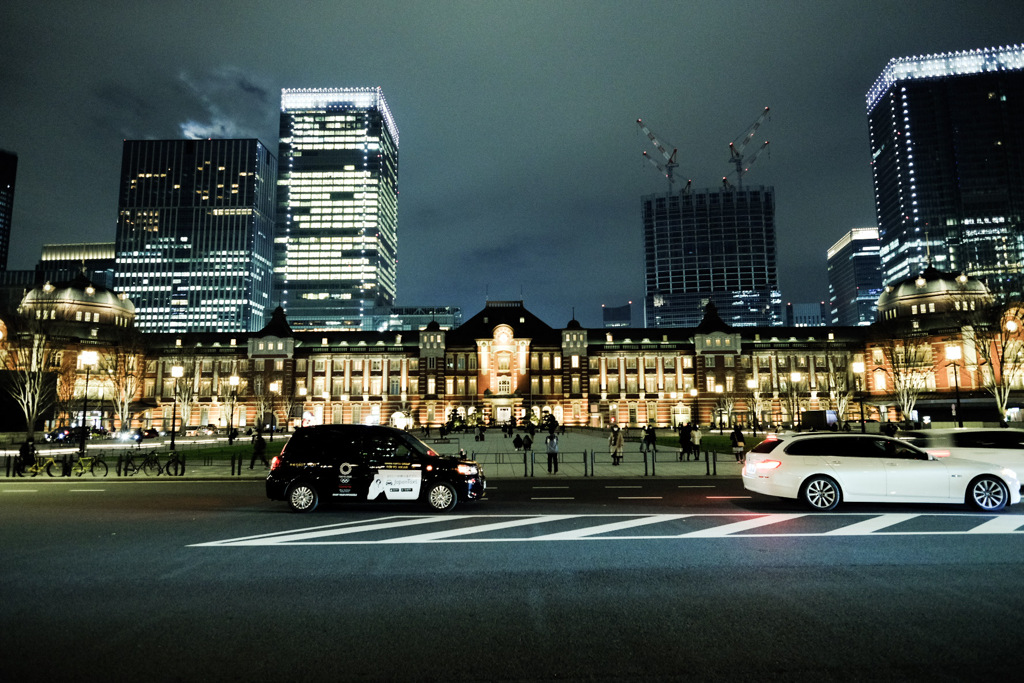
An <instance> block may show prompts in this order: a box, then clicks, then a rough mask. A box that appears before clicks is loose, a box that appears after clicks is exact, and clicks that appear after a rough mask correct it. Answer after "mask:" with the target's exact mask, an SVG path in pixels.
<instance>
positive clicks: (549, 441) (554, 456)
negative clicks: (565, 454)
mask: <svg viewBox="0 0 1024 683" xmlns="http://www.w3.org/2000/svg"><path fill="white" fill-rule="evenodd" d="M544 446H545V447H546V448H547V451H548V474H558V435H557V434H555V433H554V432H551V433H550V434H548V435H547V436H546V437H544ZM552 467H554V472H552V471H551V468H552Z"/></svg>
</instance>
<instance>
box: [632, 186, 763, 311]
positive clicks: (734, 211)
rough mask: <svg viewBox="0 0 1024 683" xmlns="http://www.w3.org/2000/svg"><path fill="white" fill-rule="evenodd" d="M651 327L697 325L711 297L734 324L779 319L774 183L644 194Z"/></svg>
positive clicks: (647, 306)
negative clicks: (753, 186) (767, 185)
mask: <svg viewBox="0 0 1024 683" xmlns="http://www.w3.org/2000/svg"><path fill="white" fill-rule="evenodd" d="M641 213H642V216H643V226H644V272H645V276H646V282H645V295H644V316H645V318H646V321H645V326H647V327H695V326H696V325H698V324H699V323H700V321H701V319H702V318H703V316H704V307H705V305H706V304H707V302H708V301H714V303H715V306H716V307H717V308H718V313H719V315H720V316H721V318H722V320H724V321H725V322H726V323H728V324H729V325H732V326H769V325H781V324H782V295H781V294H780V292H779V285H778V271H777V268H776V255H775V191H774V189H773V188H771V187H757V188H749V187H747V188H741V189H737V188H726V189H722V190H705V191H703V192H692V193H691V192H686V191H683V192H680V193H677V194H672V193H665V194H654V195H647V196H645V197H643V198H641Z"/></svg>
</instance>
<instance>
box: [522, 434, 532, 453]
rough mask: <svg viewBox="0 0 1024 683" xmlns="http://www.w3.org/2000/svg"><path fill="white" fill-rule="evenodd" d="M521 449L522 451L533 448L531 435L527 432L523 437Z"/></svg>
mask: <svg viewBox="0 0 1024 683" xmlns="http://www.w3.org/2000/svg"><path fill="white" fill-rule="evenodd" d="M523 450H524V451H530V450H533V437H532V436H530V435H529V434H527V435H526V436H524V437H523Z"/></svg>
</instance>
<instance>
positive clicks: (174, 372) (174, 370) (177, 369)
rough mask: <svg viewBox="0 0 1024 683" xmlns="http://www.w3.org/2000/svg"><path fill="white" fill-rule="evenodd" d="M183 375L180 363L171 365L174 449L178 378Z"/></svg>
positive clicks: (172, 442)
mask: <svg viewBox="0 0 1024 683" xmlns="http://www.w3.org/2000/svg"><path fill="white" fill-rule="evenodd" d="M184 376H185V368H183V367H181V366H180V365H172V366H171V377H173V378H174V400H173V403H172V404H171V406H172V407H171V450H172V451H173V450H174V433H175V432H176V431H178V380H179V379H181V378H182V377H184Z"/></svg>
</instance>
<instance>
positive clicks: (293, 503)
mask: <svg viewBox="0 0 1024 683" xmlns="http://www.w3.org/2000/svg"><path fill="white" fill-rule="evenodd" d="M319 502H320V495H319V494H318V493H317V492H316V489H315V488H313V487H312V486H310V485H309V484H307V483H306V482H303V481H300V482H299V483H297V484H294V485H293V486H292V487H291V488H290V489H288V507H290V508H291V509H292V510H295V511H296V512H312V511H313V510H316V506H317V504H318V503H319Z"/></svg>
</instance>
